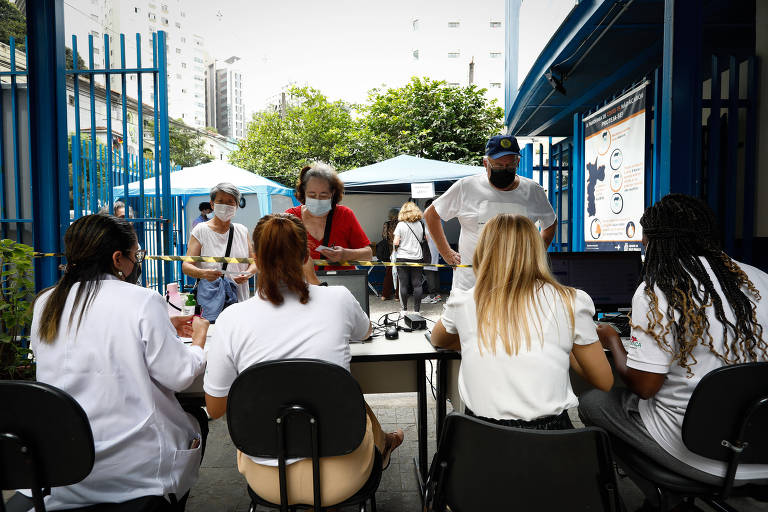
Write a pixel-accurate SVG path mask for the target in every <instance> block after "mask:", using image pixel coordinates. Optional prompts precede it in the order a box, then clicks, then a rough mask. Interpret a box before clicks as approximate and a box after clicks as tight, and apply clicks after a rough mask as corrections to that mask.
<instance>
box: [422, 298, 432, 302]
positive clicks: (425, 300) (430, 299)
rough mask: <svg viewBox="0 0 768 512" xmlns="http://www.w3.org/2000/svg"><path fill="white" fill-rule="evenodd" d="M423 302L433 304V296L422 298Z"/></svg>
mask: <svg viewBox="0 0 768 512" xmlns="http://www.w3.org/2000/svg"><path fill="white" fill-rule="evenodd" d="M421 303H422V304H432V298H431V297H424V298H423V299H421Z"/></svg>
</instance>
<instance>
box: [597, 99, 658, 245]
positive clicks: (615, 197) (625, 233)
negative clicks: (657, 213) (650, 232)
mask: <svg viewBox="0 0 768 512" xmlns="http://www.w3.org/2000/svg"><path fill="white" fill-rule="evenodd" d="M646 85H647V84H643V85H641V86H639V87H637V88H635V89H633V90H631V91H629V92H628V93H626V94H624V95H623V96H621V97H620V98H618V99H616V100H614V101H612V102H611V103H609V104H608V105H606V106H605V107H603V108H601V109H600V110H598V111H597V112H594V113H592V114H590V115H589V116H587V117H585V118H584V119H583V123H584V180H585V183H584V248H585V250H587V251H637V250H641V249H642V239H643V233H642V229H641V227H640V217H641V216H642V215H643V210H644V208H645V145H646V134H645V98H646Z"/></svg>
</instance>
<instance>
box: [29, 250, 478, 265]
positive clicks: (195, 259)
mask: <svg viewBox="0 0 768 512" xmlns="http://www.w3.org/2000/svg"><path fill="white" fill-rule="evenodd" d="M32 256H33V257H35V258H45V257H61V258H63V257H64V255H63V254H60V253H55V252H36V253H33V254H32ZM144 259H146V260H158V261H187V262H190V263H198V262H206V263H248V264H251V263H255V260H254V259H253V258H225V257H223V256H160V255H150V254H147V255H146V256H145V257H144ZM314 263H315V265H319V266H324V267H327V266H338V267H340V266H345V267H346V266H356V267H439V268H472V265H447V264H445V263H410V262H405V261H403V262H397V263H391V262H389V261H329V260H314Z"/></svg>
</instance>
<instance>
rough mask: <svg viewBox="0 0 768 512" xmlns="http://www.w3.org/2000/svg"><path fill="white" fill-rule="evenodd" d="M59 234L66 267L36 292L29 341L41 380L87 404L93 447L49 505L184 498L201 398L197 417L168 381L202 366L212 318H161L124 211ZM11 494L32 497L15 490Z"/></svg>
mask: <svg viewBox="0 0 768 512" xmlns="http://www.w3.org/2000/svg"><path fill="white" fill-rule="evenodd" d="M64 246H65V256H66V260H67V265H66V270H65V271H64V275H63V276H62V277H61V279H60V280H59V282H58V283H57V284H56V285H55V286H54V287H52V288H49V289H47V290H44V291H42V292H41V293H40V295H39V296H38V297H37V299H36V301H35V303H34V310H33V317H32V326H31V330H30V346H31V348H32V350H33V351H34V354H35V360H36V362H37V380H38V381H40V382H45V383H47V384H51V385H53V386H55V387H57V388H59V389H62V390H64V391H65V392H67V393H69V394H70V395H72V397H73V398H74V399H75V400H77V402H78V403H79V404H80V405H81V406H82V408H83V410H84V411H85V413H86V415H87V416H88V419H89V422H90V425H91V430H92V432H93V439H94V445H95V455H96V458H95V463H94V466H93V470H92V471H91V473H90V474H89V475H88V476H87V477H86V478H85V479H84V480H83V481H81V482H79V483H77V484H73V485H68V486H64V487H54V488H52V489H51V494H50V495H49V496H47V497H46V498H45V506H46V508H47V509H48V510H68V509H72V508H79V507H85V506H88V505H95V504H103V503H111V504H113V505H114V504H116V503H126V502H129V503H130V504H131V505H133V506H134V507H135V508H129V507H126V509H130V510H139V509H142V510H144V509H143V508H141V505H145V506H149V505H150V504H160V505H162V504H163V503H165V505H168V504H167V502H166V501H165V500H166V497H168V496H171V497H172V499H173V500H175V501H179V502H181V506H180V507H177V508H176V510H179V509H180V510H183V503H184V502H185V498H182V496H184V495H185V494H186V493H187V492H188V491H189V489H190V487H191V486H192V485H193V484H194V483H195V481H196V480H197V474H198V468H199V466H200V461H201V459H202V452H203V449H204V443H205V436H206V434H207V431H208V423H207V419H206V417H205V414H204V413H203V412H202V410H200V409H199V408H198V412H199V414H198V415H197V417H196V418H194V417H192V416H190V415H188V414H186V413H185V412H184V411H183V410H182V408H181V406H180V405H179V402H178V400H177V399H176V396H175V394H174V393H175V392H178V391H182V390H184V389H185V388H187V387H189V386H190V385H191V384H192V382H193V381H194V379H195V377H196V376H198V375H201V374H202V373H203V371H204V370H205V357H204V355H203V348H204V347H205V341H206V334H207V330H208V322H207V321H206V320H203V319H201V318H194V320H193V318H192V317H191V316H177V317H173V318H169V317H168V313H167V311H166V306H165V300H164V299H163V297H162V296H160V295H159V294H158V293H157V292H156V291H153V290H150V289H147V288H143V287H141V286H136V282H137V281H138V278H139V275H140V274H141V262H142V260H143V259H144V251H141V250H139V248H138V243H137V239H136V233H135V232H134V230H133V227H131V225H130V224H129V223H128V222H126V221H125V220H123V219H119V218H117V217H114V216H111V215H102V214H97V215H87V216H85V217H81V218H79V219H77V220H76V221H75V222H73V223H72V225H71V226H69V228H68V229H67V231H66V233H65V235H64ZM177 336H191V337H192V345H191V346H186V345H185V344H184V343H183V342H182V341H181V340H179V338H178V337H177ZM196 420H197V421H196ZM61 428H66V425H62V426H61ZM63 462H64V461H63ZM8 505H9V506H8V509H9V510H11V511H13V510H29V509H31V508H32V505H31V502H25V498H24V497H23V496H21V495H20V494H17V495H16V496H14V497H13V498H11V502H9V504H8ZM121 510H122V509H121ZM152 510H155V509H154V508H153V509H152ZM162 510H166V509H165V508H162Z"/></svg>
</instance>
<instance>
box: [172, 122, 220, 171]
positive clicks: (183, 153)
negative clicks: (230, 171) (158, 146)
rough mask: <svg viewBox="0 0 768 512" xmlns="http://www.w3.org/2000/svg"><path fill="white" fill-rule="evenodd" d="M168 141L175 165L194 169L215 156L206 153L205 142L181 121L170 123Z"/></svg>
mask: <svg viewBox="0 0 768 512" xmlns="http://www.w3.org/2000/svg"><path fill="white" fill-rule="evenodd" d="M168 141H169V144H170V156H171V162H173V163H174V164H175V165H180V166H182V167H193V166H195V165H200V164H204V163H206V162H210V161H211V160H213V156H212V155H211V154H209V153H208V152H206V151H205V141H204V140H203V138H202V137H201V136H200V134H199V133H197V131H196V130H193V129H192V128H189V127H188V126H186V125H185V124H184V122H183V121H181V120H180V119H179V120H176V121H172V122H170V123H169V127H168Z"/></svg>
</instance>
